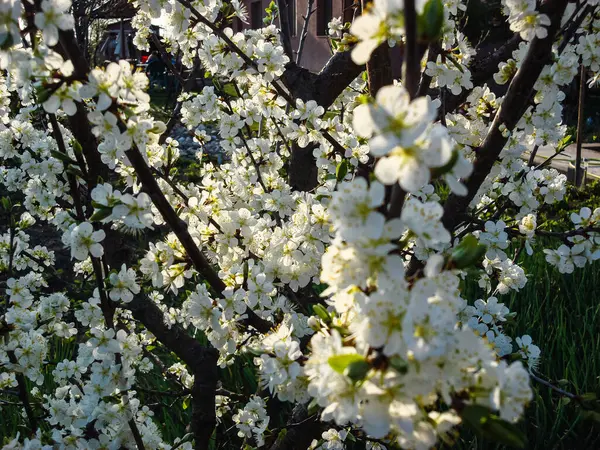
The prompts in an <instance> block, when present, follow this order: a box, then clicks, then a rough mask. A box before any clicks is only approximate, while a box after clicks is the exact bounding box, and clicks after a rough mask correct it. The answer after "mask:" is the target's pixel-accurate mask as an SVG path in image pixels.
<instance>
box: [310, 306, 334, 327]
mask: <svg viewBox="0 0 600 450" xmlns="http://www.w3.org/2000/svg"><path fill="white" fill-rule="evenodd" d="M312 309H313V312H314V313H315V314H316V315H317V316H319V317H320V318H321V320H323V322H325V323H329V322H331V316H330V315H329V313H328V312H327V310H326V309H325V307H324V306H323V305H319V304H318V303H317V304H315V305H312Z"/></svg>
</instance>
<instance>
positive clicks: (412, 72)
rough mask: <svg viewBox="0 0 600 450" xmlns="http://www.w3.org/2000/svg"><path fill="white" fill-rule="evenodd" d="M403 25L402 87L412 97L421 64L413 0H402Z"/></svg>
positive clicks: (415, 91) (417, 83)
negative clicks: (404, 32)
mask: <svg viewBox="0 0 600 450" xmlns="http://www.w3.org/2000/svg"><path fill="white" fill-rule="evenodd" d="M404 27H405V28H406V44H405V49H404V62H405V64H406V69H405V74H404V87H405V88H406V90H407V91H408V95H410V98H411V99H412V98H414V97H415V95H416V94H417V90H418V89H419V74H420V73H421V64H420V58H419V54H418V49H417V11H416V9H415V0H404Z"/></svg>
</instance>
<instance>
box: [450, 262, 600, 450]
mask: <svg viewBox="0 0 600 450" xmlns="http://www.w3.org/2000/svg"><path fill="white" fill-rule="evenodd" d="M543 258H544V256H543V254H542V255H540V254H536V255H535V256H534V257H527V256H525V257H522V258H521V261H520V264H521V265H522V266H523V267H524V269H525V271H526V273H527V274H528V276H529V281H528V283H527V285H526V286H525V288H524V289H523V290H521V292H518V293H515V294H513V295H511V296H510V297H508V296H505V297H501V299H502V300H503V301H504V302H505V303H506V304H507V306H508V307H509V308H510V310H511V311H514V312H516V313H517V316H516V318H515V320H514V323H513V324H511V325H509V326H508V327H507V330H508V335H510V336H513V337H517V336H521V335H523V334H529V335H530V336H531V337H532V338H533V340H534V343H535V344H537V345H538V346H539V347H540V348H541V350H542V358H541V361H540V364H539V367H538V370H537V372H536V373H537V374H538V375H539V376H540V377H542V378H544V379H546V380H549V381H551V382H552V383H553V384H554V385H555V386H557V387H560V388H561V389H564V390H565V391H568V392H571V393H574V394H577V395H581V394H585V393H588V392H592V391H600V381H599V377H600V302H599V301H598V300H599V299H600V263H598V262H597V263H596V264H593V265H590V266H587V267H585V268H584V269H579V270H576V271H575V273H573V274H570V275H563V274H560V273H558V271H556V270H554V269H553V268H552V267H550V266H549V265H547V264H546V263H545V261H544V260H543ZM467 295H468V297H469V299H470V300H474V299H476V298H480V297H481V295H482V293H481V291H479V289H478V288H477V287H476V286H469V288H468V291H467ZM532 383H533V386H534V387H535V398H534V400H533V402H532V403H531V404H530V406H529V408H528V410H527V414H526V418H525V420H524V421H523V423H522V424H521V428H522V429H523V430H524V431H525V433H526V435H527V437H528V441H529V444H528V446H527V448H529V449H540V450H541V449H544V450H547V449H576V448H582V449H583V448H585V449H591V448H600V426H598V425H597V424H596V425H595V424H594V423H593V422H591V421H589V420H585V419H584V418H583V416H584V412H583V410H582V409H581V408H580V407H579V406H578V405H577V404H576V402H569V401H568V400H567V399H566V398H564V397H563V396H561V395H560V394H558V393H557V392H555V391H554V390H552V389H551V388H547V387H545V386H543V385H541V384H539V383H537V382H535V381H532ZM458 447H460V448H469V449H471V448H477V449H486V450H487V449H491V448H503V447H500V446H494V445H493V444H492V443H490V442H487V441H483V440H480V439H477V438H476V437H473V436H472V435H470V434H469V433H468V432H467V433H463V435H462V436H461V438H460V440H459V445H458Z"/></svg>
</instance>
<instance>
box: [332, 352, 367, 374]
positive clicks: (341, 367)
mask: <svg viewBox="0 0 600 450" xmlns="http://www.w3.org/2000/svg"><path fill="white" fill-rule="evenodd" d="M359 361H364V362H366V360H365V358H364V356H361V355H359V354H357V353H350V354H348V355H334V356H330V357H329V359H328V360H327V362H328V363H329V366H330V367H331V368H332V369H333V370H335V371H336V372H337V373H341V374H343V373H344V371H345V370H346V368H347V367H348V366H349V365H350V364H352V363H355V362H359Z"/></svg>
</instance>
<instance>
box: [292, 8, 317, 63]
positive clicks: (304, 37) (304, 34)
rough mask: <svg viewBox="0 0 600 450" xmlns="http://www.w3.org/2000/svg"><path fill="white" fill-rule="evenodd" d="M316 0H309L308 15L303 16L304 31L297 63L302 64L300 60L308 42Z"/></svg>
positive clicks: (299, 44) (301, 35) (301, 36)
mask: <svg viewBox="0 0 600 450" xmlns="http://www.w3.org/2000/svg"><path fill="white" fill-rule="evenodd" d="M314 3H315V0H308V5H307V6H306V16H304V17H303V19H304V22H303V23H302V31H301V32H300V42H299V43H298V53H297V54H296V65H300V61H301V60H302V53H303V50H304V43H305V42H306V38H307V37H308V24H309V22H310V18H311V16H312V15H313V13H314V12H315V11H316V9H313V5H314Z"/></svg>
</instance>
